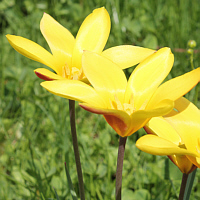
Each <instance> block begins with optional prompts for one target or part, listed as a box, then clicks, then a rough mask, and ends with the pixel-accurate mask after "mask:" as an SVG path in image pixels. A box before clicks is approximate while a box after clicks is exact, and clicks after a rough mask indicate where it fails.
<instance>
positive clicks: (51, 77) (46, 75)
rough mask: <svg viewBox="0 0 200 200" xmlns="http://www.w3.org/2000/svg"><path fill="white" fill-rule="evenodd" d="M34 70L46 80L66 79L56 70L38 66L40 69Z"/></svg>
mask: <svg viewBox="0 0 200 200" xmlns="http://www.w3.org/2000/svg"><path fill="white" fill-rule="evenodd" d="M34 72H35V74H36V75H37V76H38V77H39V78H41V79H43V80H45V81H52V80H60V79H65V78H64V77H62V76H59V75H57V74H55V73H54V72H51V71H49V70H48V69H45V68H38V69H36V70H34Z"/></svg>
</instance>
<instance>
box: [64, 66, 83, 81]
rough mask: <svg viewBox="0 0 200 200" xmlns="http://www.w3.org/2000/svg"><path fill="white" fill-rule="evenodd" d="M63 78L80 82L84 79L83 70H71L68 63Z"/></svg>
mask: <svg viewBox="0 0 200 200" xmlns="http://www.w3.org/2000/svg"><path fill="white" fill-rule="evenodd" d="M62 77H64V78H67V79H73V80H79V79H81V78H82V77H83V70H82V68H81V69H80V70H79V69H78V68H76V67H72V68H70V67H69V66H68V65H67V63H65V66H63V67H62Z"/></svg>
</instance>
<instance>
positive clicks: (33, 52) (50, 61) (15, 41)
mask: <svg viewBox="0 0 200 200" xmlns="http://www.w3.org/2000/svg"><path fill="white" fill-rule="evenodd" d="M6 37H7V39H8V41H9V43H10V44H11V46H12V47H13V48H14V49H15V50H16V51H17V52H19V53H20V54H22V55H23V56H26V57H27V58H30V59H32V60H35V61H37V62H40V63H42V64H44V65H47V66H48V67H50V68H52V69H53V70H54V71H56V67H55V60H54V57H53V55H52V54H50V53H49V52H48V51H47V50H46V49H44V48H43V47H41V46H40V45H38V44H37V43H35V42H33V41H31V40H28V39H26V38H23V37H20V36H16V35H9V34H8V35H6ZM56 72H57V71H56Z"/></svg>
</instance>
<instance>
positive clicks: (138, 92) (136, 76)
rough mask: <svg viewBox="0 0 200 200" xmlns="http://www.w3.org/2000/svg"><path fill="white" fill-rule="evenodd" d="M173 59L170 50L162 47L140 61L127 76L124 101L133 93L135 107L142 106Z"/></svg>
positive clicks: (169, 68) (160, 80)
mask: <svg viewBox="0 0 200 200" xmlns="http://www.w3.org/2000/svg"><path fill="white" fill-rule="evenodd" d="M173 61H174V57H173V54H172V53H171V50H170V49H169V48H162V49H160V50H158V51H157V52H156V53H154V54H153V55H151V56H149V57H148V58H147V59H145V60H144V61H143V62H142V63H140V64H139V65H138V66H137V67H136V68H135V70H134V71H133V73H132V74H131V76H130V78H129V81H128V85H127V90H126V94H125V101H128V100H129V99H130V97H131V95H133V98H134V106H135V108H136V109H139V108H140V107H141V106H144V104H146V103H147V102H148V101H149V99H150V98H151V96H152V94H153V93H154V91H155V90H156V89H157V87H158V86H159V85H160V83H161V82H162V81H163V80H164V79H165V77H166V76H167V75H168V73H169V72H170V70H171V68H172V65H173ZM154 105H156V104H154Z"/></svg>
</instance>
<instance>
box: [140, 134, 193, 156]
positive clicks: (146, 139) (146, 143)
mask: <svg viewBox="0 0 200 200" xmlns="http://www.w3.org/2000/svg"><path fill="white" fill-rule="evenodd" d="M136 147H137V148H138V149H140V150H142V151H144V152H146V153H150V154H153V155H160V156H163V155H166V156H167V155H174V154H176V155H191V156H194V155H195V154H193V152H191V151H189V150H187V149H184V148H180V147H178V146H177V145H176V144H174V143H173V142H171V141H169V140H166V139H163V138H160V137H158V136H156V135H151V134H150V135H145V136H142V137H141V138H139V139H138V140H137V142H136Z"/></svg>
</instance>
